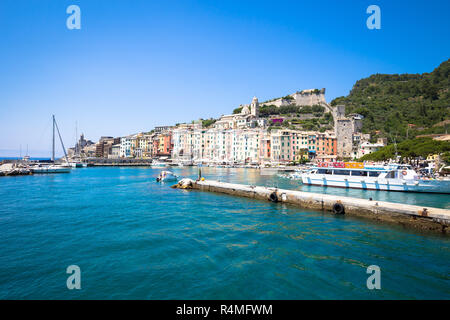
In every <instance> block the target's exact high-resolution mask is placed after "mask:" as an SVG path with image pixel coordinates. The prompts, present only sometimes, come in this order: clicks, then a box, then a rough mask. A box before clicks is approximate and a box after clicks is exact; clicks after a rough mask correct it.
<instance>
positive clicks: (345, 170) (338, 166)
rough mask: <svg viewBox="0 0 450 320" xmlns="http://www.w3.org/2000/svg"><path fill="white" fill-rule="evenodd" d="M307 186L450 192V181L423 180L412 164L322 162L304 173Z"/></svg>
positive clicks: (303, 178) (303, 179) (303, 180)
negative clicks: (371, 164)
mask: <svg viewBox="0 0 450 320" xmlns="http://www.w3.org/2000/svg"><path fill="white" fill-rule="evenodd" d="M300 176H301V180H302V182H303V183H304V184H308V185H318V186H330V187H341V188H356V189H368V190H384V191H407V192H434V193H450V180H449V179H431V178H430V179H427V178H420V177H419V176H418V174H417V173H416V172H415V171H414V170H413V169H412V167H411V166H410V165H403V164H392V165H388V166H379V167H375V166H364V164H362V163H330V164H327V163H321V164H319V166H317V167H314V168H312V169H311V171H309V172H305V173H302V174H301V175H300Z"/></svg>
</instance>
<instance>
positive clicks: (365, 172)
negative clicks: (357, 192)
mask: <svg viewBox="0 0 450 320" xmlns="http://www.w3.org/2000/svg"><path fill="white" fill-rule="evenodd" d="M352 176H359V177H366V176H367V171H357V170H355V171H352Z"/></svg>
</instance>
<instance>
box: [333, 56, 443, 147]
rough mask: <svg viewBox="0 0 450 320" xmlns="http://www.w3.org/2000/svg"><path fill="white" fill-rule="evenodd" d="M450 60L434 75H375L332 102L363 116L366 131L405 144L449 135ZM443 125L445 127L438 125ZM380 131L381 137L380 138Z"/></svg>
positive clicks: (356, 84) (363, 80) (374, 136)
mask: <svg viewBox="0 0 450 320" xmlns="http://www.w3.org/2000/svg"><path fill="white" fill-rule="evenodd" d="M449 89H450V60H447V61H445V62H443V63H442V64H441V65H440V66H439V67H437V68H436V69H435V70H434V71H433V72H431V73H424V74H392V75H388V74H375V75H372V76H370V77H368V78H365V79H361V80H359V81H357V82H356V83H355V85H354V86H353V88H352V90H351V91H350V94H349V95H348V96H346V97H339V98H336V99H334V100H333V101H332V102H331V105H332V106H336V105H338V104H344V105H345V106H346V113H347V114H350V113H358V114H361V115H363V116H364V117H365V118H364V120H363V132H364V133H370V134H371V135H372V137H373V138H374V139H376V138H377V137H378V136H383V137H387V138H388V140H389V142H394V141H396V142H401V141H403V140H405V139H406V138H407V137H408V138H414V137H415V136H417V135H421V134H433V133H445V132H446V131H448V129H450V128H449V125H448V121H444V120H448V119H450V90H449ZM438 123H441V124H442V125H436V124H438ZM376 131H379V132H380V134H379V135H377V134H376Z"/></svg>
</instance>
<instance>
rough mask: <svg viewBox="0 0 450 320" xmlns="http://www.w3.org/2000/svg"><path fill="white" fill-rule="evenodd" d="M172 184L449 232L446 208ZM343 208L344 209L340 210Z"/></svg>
mask: <svg viewBox="0 0 450 320" xmlns="http://www.w3.org/2000/svg"><path fill="white" fill-rule="evenodd" d="M174 187H175V188H185V189H196V190H200V191H209V192H217V193H225V194H229V195H234V196H240V197H248V198H254V199H259V200H265V201H272V202H280V203H288V204H292V205H297V206H300V207H302V208H309V209H314V210H320V211H325V212H332V213H334V214H345V215H348V216H357V217H364V218H368V219H372V220H377V221H383V222H389V223H395V224H399V225H403V226H406V227H412V228H415V229H421V230H430V231H435V232H439V233H444V234H447V235H448V234H449V228H448V227H449V225H450V210H447V209H440V208H430V207H421V206H415V205H407V204H401V203H393V202H385V201H376V200H366V199H359V198H351V197H341V196H336V195H327V194H319V193H311V192H301V191H296V190H284V189H277V188H267V187H258V186H249V185H242V184H233V183H225V182H220V181H210V180H204V181H193V180H190V179H183V180H181V181H180V182H179V183H178V184H177V185H175V186H174ZM342 210H343V212H341V211H342Z"/></svg>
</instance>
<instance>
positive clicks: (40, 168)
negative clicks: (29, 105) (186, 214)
mask: <svg viewBox="0 0 450 320" xmlns="http://www.w3.org/2000/svg"><path fill="white" fill-rule="evenodd" d="M52 120H53V141H52V142H53V143H52V162H53V164H50V165H47V164H45V165H43V164H38V165H36V166H34V167H31V168H30V169H31V171H32V172H33V173H69V172H70V170H71V166H70V165H69V160H68V158H67V152H66V148H65V147H64V143H63V141H62V138H61V133H60V132H59V128H58V124H57V123H56V120H55V116H54V115H53V116H52ZM55 129H56V131H57V132H58V136H59V141H60V142H61V146H62V149H63V151H64V156H65V160H66V164H55Z"/></svg>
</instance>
